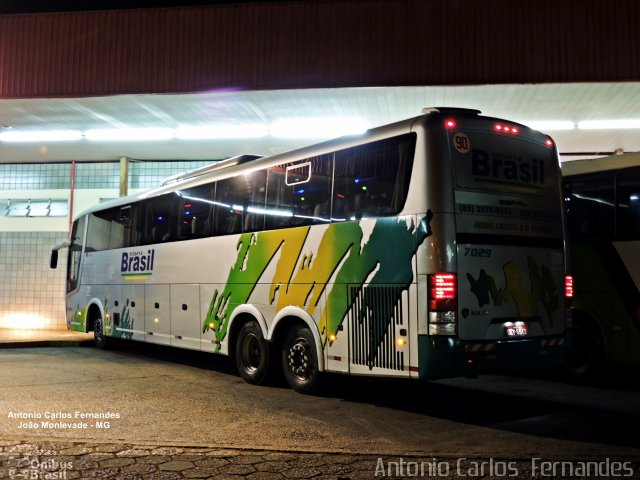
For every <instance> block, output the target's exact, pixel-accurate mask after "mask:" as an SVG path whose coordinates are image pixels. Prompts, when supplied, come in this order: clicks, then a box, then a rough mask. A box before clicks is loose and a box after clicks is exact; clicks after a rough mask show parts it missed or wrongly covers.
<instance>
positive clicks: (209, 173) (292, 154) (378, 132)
mask: <svg viewBox="0 0 640 480" xmlns="http://www.w3.org/2000/svg"><path fill="white" fill-rule="evenodd" d="M422 112H423V114H422V115H419V116H416V117H412V118H409V119H406V120H401V121H399V122H395V123H392V124H388V125H382V126H380V127H376V128H372V129H369V130H367V131H366V132H365V133H363V134H361V135H352V136H345V137H340V138H336V139H332V140H327V141H325V142H321V143H318V144H314V145H311V146H308V147H303V148H299V149H295V150H291V151H289V152H285V153H279V154H276V155H271V156H267V157H260V156H257V155H256V156H254V157H255V159H249V161H239V162H233V161H231V160H234V159H236V158H239V159H242V158H243V157H249V156H245V155H240V156H238V157H232V158H230V159H225V160H230V161H229V164H230V165H229V166H228V167H224V168H222V167H223V166H222V165H220V167H221V168H217V167H216V165H218V164H220V163H222V162H225V160H221V161H219V162H215V163H213V164H212V165H210V166H205V167H202V168H200V169H196V170H194V171H192V172H185V173H184V174H179V175H176V176H174V177H172V178H170V179H168V182H163V184H161V185H160V186H158V187H155V188H152V189H150V190H146V191H143V192H139V193H136V194H132V195H128V196H126V197H120V198H117V199H114V200H109V201H106V202H103V203H99V204H96V205H93V206H92V207H89V208H88V209H86V210H84V211H82V212H80V213H79V214H78V215H77V216H76V217H75V218H76V219H77V218H79V217H81V216H83V215H86V214H88V213H92V212H98V211H101V210H105V209H108V208H113V207H118V206H125V205H129V204H131V203H135V202H138V201H140V200H144V199H147V198H153V197H156V196H159V195H162V194H165V193H169V192H173V191H176V190H180V189H184V188H191V187H196V186H198V185H202V184H205V183H208V182H211V181H214V180H218V179H224V178H228V177H232V176H235V175H238V174H241V173H249V172H252V171H254V170H258V169H261V168H269V167H273V166H276V165H280V164H283V163H288V162H292V161H295V160H299V159H301V158H308V157H314V156H318V155H323V154H326V153H329V152H332V151H335V150H338V149H345V148H350V147H354V146H357V145H361V144H363V143H368V142H372V141H376V140H381V139H384V138H388V137H390V136H397V135H402V134H404V133H409V132H412V131H415V127H416V125H417V124H422V125H424V123H425V122H426V120H427V118H428V117H430V116H431V115H434V114H438V115H458V116H459V115H465V116H471V117H480V118H484V119H493V117H484V116H480V113H481V112H480V111H478V110H471V109H466V108H449V107H435V108H425V109H423V110H422ZM496 120H499V119H496ZM523 127H525V128H528V127H526V126H524V125H523ZM245 160H246V159H245ZM198 171H201V172H203V173H202V174H197V175H190V174H192V173H195V172H198ZM182 178H183V179H182ZM174 179H175V181H174Z"/></svg>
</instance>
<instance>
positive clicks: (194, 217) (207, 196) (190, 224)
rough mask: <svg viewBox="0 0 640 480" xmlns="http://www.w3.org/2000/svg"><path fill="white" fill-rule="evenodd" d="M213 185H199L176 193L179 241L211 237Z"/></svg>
mask: <svg viewBox="0 0 640 480" xmlns="http://www.w3.org/2000/svg"><path fill="white" fill-rule="evenodd" d="M214 188H215V184H210V183H209V184H206V185H200V186H198V187H194V188H190V189H188V190H183V191H180V192H178V194H177V198H176V201H177V203H178V207H179V208H178V211H179V215H180V220H179V225H178V231H179V235H178V237H179V239H180V240H188V239H190V238H202V237H208V236H210V235H211V227H212V225H211V212H212V208H213V198H214V195H213V194H214Z"/></svg>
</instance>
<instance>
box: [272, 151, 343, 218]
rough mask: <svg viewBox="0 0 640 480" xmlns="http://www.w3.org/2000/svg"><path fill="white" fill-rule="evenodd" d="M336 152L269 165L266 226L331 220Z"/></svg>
mask: <svg viewBox="0 0 640 480" xmlns="http://www.w3.org/2000/svg"><path fill="white" fill-rule="evenodd" d="M332 160H333V155H321V156H318V157H313V158H309V159H305V160H303V161H302V162H295V163H290V164H286V165H278V166H276V167H272V168H270V169H269V178H268V188H267V207H266V219H265V222H266V223H265V228H266V229H267V230H269V229H276V228H287V227H298V226H303V225H313V224H317V223H328V222H329V221H330V218H329V211H330V209H331V172H332V170H333V161H332Z"/></svg>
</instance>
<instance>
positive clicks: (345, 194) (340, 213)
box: [332, 134, 416, 220]
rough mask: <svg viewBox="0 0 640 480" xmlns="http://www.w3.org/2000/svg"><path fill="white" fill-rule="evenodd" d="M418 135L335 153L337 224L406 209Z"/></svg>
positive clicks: (333, 213)
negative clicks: (338, 221)
mask: <svg viewBox="0 0 640 480" xmlns="http://www.w3.org/2000/svg"><path fill="white" fill-rule="evenodd" d="M415 143H416V136H415V134H408V135H402V136H398V137H393V138H389V139H385V140H381V141H378V142H375V143H371V144H367V145H361V146H358V147H353V148H349V149H346V150H342V151H340V152H337V153H336V160H335V179H334V198H333V202H334V209H333V212H332V217H333V218H334V219H335V220H361V219H363V218H370V217H379V216H384V215H394V214H397V213H399V212H400V211H401V210H402V207H403V206H404V203H405V200H406V195H407V190H408V188H409V180H410V177H411V167H412V165H413V156H414V152H415Z"/></svg>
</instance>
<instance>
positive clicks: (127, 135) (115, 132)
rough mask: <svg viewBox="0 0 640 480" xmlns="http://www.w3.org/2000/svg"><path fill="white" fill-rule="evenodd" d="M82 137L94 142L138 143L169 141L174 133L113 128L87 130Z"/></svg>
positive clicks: (164, 129) (156, 129) (170, 131)
mask: <svg viewBox="0 0 640 480" xmlns="http://www.w3.org/2000/svg"><path fill="white" fill-rule="evenodd" d="M84 136H85V138H86V139H87V140H92V141H96V142H138V141H150V140H169V139H171V138H173V136H174V133H173V130H171V129H169V128H115V129H96V130H87V131H86V132H85V134H84Z"/></svg>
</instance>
